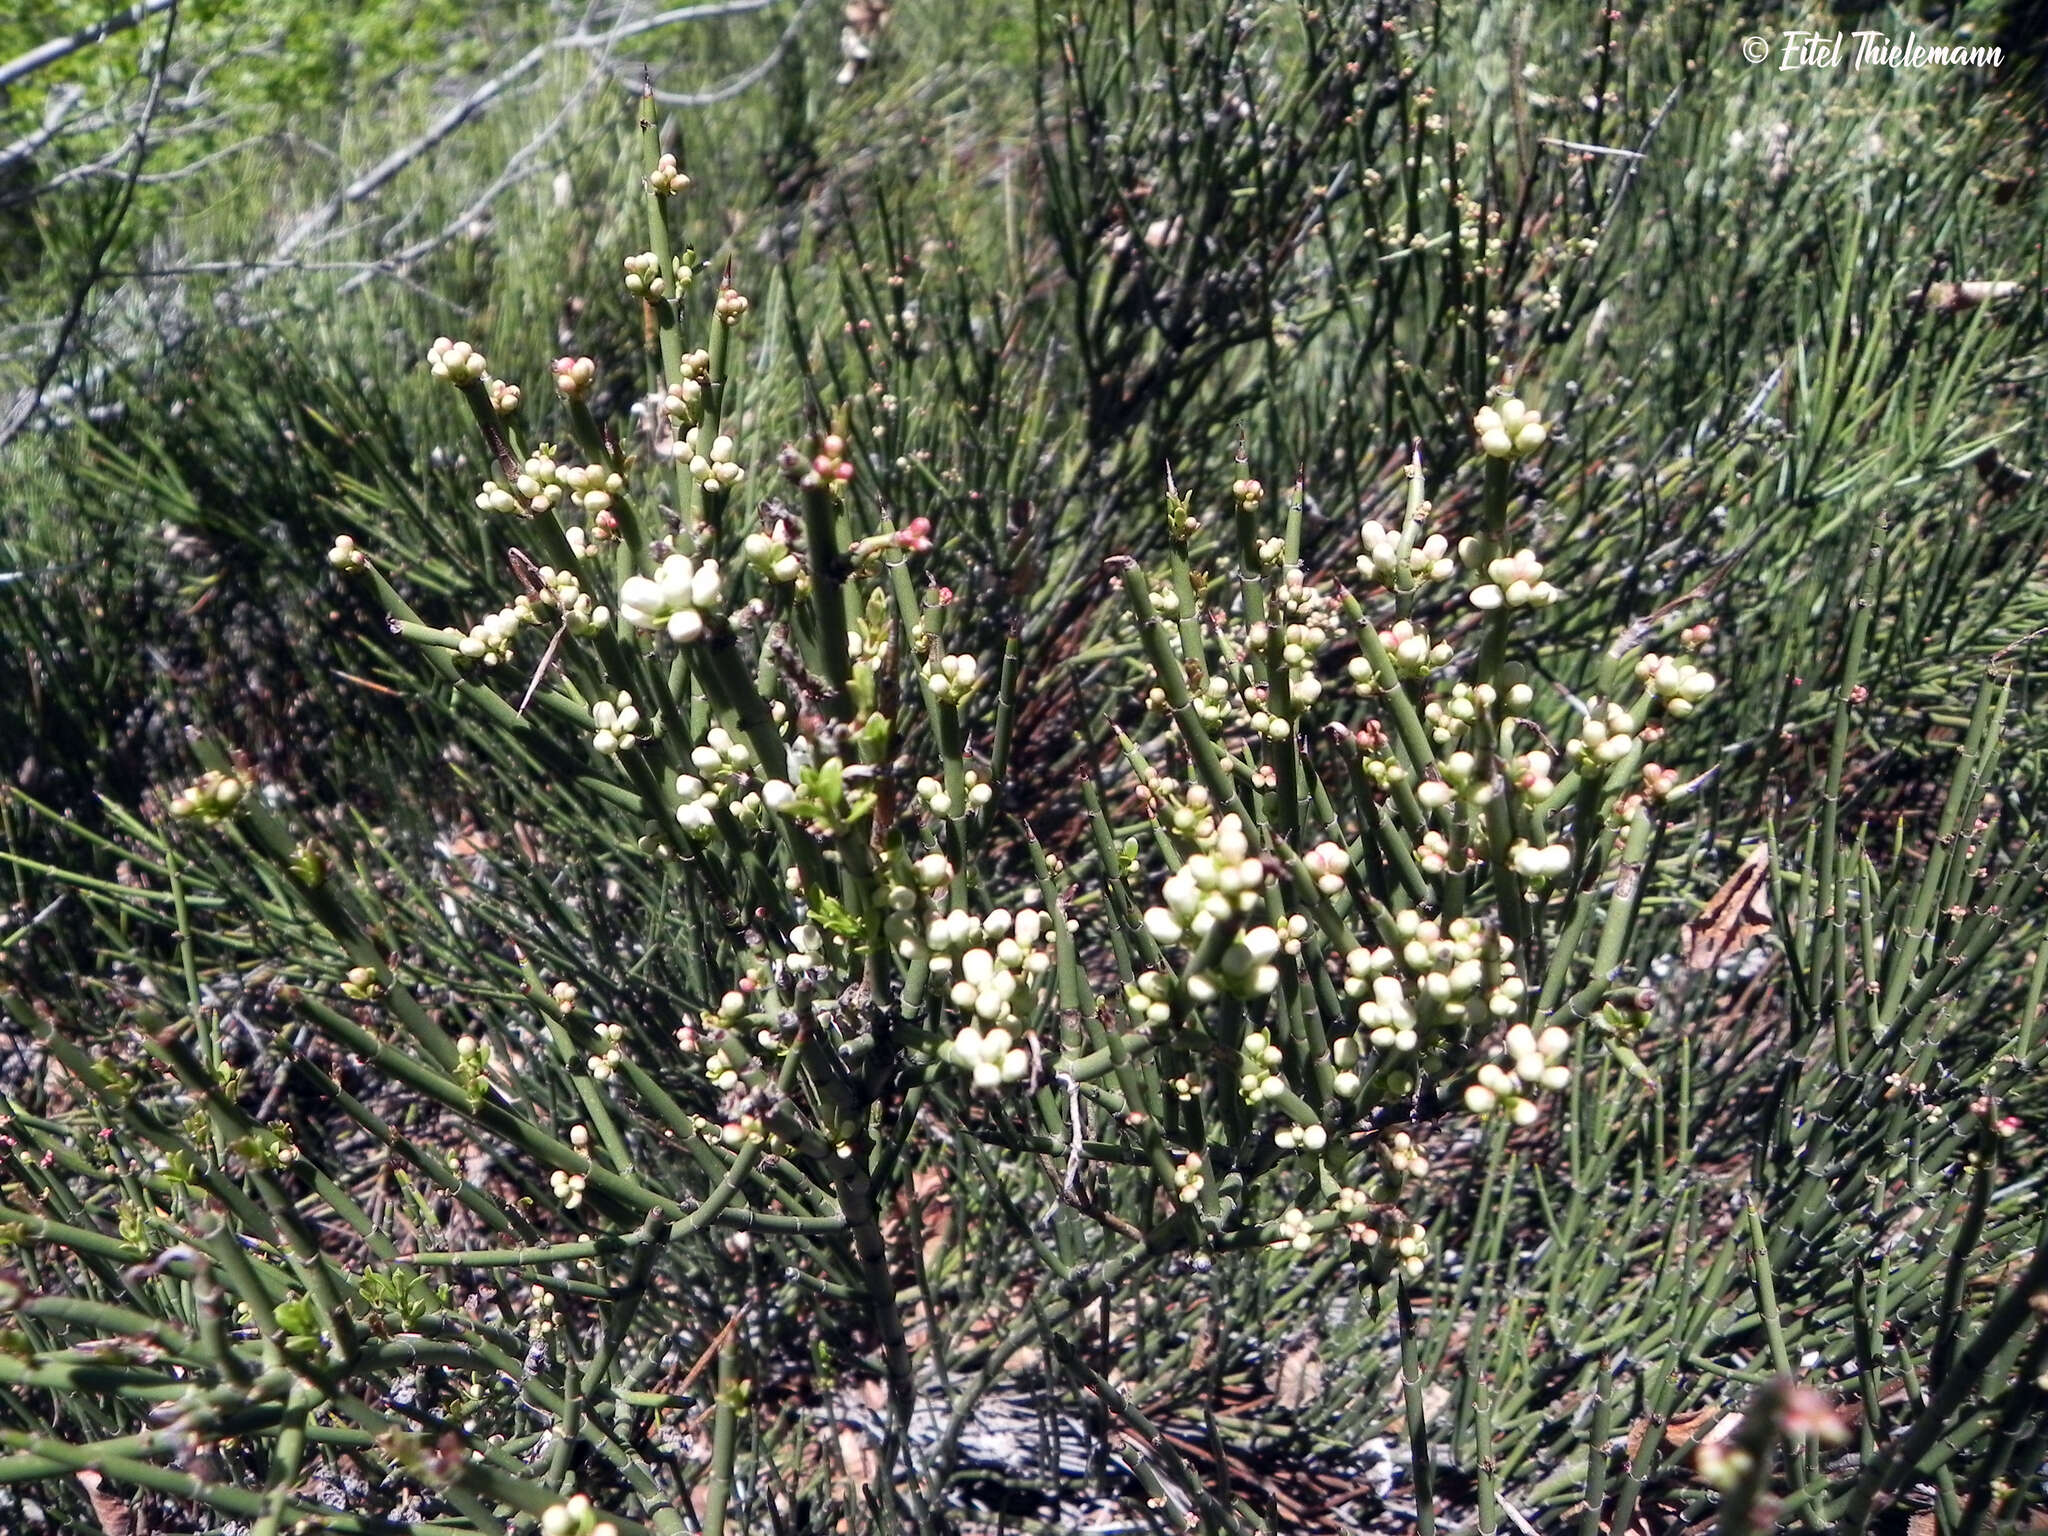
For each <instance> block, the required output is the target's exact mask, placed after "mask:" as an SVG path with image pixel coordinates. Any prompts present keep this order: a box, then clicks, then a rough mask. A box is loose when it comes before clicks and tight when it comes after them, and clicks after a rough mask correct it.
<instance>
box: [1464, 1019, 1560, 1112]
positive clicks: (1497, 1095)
mask: <svg viewBox="0 0 2048 1536" xmlns="http://www.w3.org/2000/svg"><path fill="white" fill-rule="evenodd" d="M1501 1044H1502V1050H1503V1055H1504V1058H1505V1059H1506V1060H1507V1061H1508V1062H1509V1063H1510V1067H1509V1068H1507V1069H1503V1068H1502V1067H1501V1066H1500V1065H1499V1064H1498V1063H1496V1062H1491V1061H1489V1062H1487V1063H1485V1064H1484V1065H1482V1066H1481V1067H1480V1068H1479V1071H1478V1074H1477V1080H1476V1081H1475V1082H1473V1083H1471V1084H1470V1085H1469V1086H1468V1087H1467V1088H1466V1089H1465V1107H1466V1108H1467V1109H1469V1110H1471V1111H1472V1113H1474V1114H1475V1115H1491V1114H1495V1113H1504V1114H1506V1115H1507V1116H1508V1117H1509V1118H1510V1119H1511V1120H1513V1121H1514V1123H1515V1124H1516V1125H1530V1124H1533V1123H1534V1122H1535V1120H1536V1118H1537V1116H1538V1115H1539V1114H1541V1113H1542V1111H1541V1110H1540V1109H1539V1108H1538V1106H1537V1103H1536V1100H1535V1099H1534V1097H1532V1095H1534V1094H1535V1093H1537V1092H1539V1091H1542V1090H1545V1089H1548V1090H1550V1091H1551V1092H1556V1091H1558V1090H1560V1089H1563V1088H1566V1087H1569V1086H1570V1084H1571V1080H1572V1069H1571V1068H1570V1067H1568V1066H1566V1065H1565V1064H1564V1058H1565V1057H1566V1056H1567V1055H1569V1054H1570V1052H1571V1048H1572V1037H1571V1033H1570V1031H1568V1030H1565V1029H1562V1028H1560V1027H1559V1026H1557V1025H1555V1024H1551V1025H1547V1026H1546V1027H1545V1028H1544V1029H1543V1031H1542V1033H1540V1034H1539V1033H1537V1032H1536V1031H1534V1030H1532V1029H1530V1028H1529V1026H1528V1025H1526V1024H1517V1025H1515V1026H1514V1027H1513V1028H1511V1029H1510V1030H1509V1031H1508V1032H1507V1035H1506V1037H1505V1039H1503V1041H1502V1042H1501Z"/></svg>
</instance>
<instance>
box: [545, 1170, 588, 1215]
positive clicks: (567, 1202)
mask: <svg viewBox="0 0 2048 1536" xmlns="http://www.w3.org/2000/svg"><path fill="white" fill-rule="evenodd" d="M588 1182H589V1181H588V1180H587V1179H585V1178H584V1176H583V1175H582V1174H580V1173H564V1172H563V1171H562V1170H561V1169H559V1168H557V1169H556V1170H555V1171H554V1172H553V1173H551V1174H549V1175H548V1187H549V1188H551V1189H552V1190H554V1192H555V1198H556V1199H557V1200H559V1201H561V1202H562V1209H563V1210H565V1211H573V1210H575V1209H576V1208H577V1207H578V1206H579V1205H581V1204H582V1203H583V1190H584V1186H585V1185H586V1184H587V1183H588Z"/></svg>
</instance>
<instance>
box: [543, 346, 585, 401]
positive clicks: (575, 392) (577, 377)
mask: <svg viewBox="0 0 2048 1536" xmlns="http://www.w3.org/2000/svg"><path fill="white" fill-rule="evenodd" d="M548 371H549V372H550V373H552V374H553V375H554V380H555V392H556V393H557V394H559V395H560V396H561V397H562V398H563V399H564V400H581V399H582V398H583V397H584V396H585V395H587V394H589V393H590V389H591V386H592V385H593V384H595V383H596V382H597V363H596V361H595V360H594V359H591V358H588V357H558V358H556V359H555V360H554V362H553V363H552V364H551V365H549V370H548Z"/></svg>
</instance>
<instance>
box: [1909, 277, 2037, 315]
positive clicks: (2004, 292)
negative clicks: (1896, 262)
mask: <svg viewBox="0 0 2048 1536" xmlns="http://www.w3.org/2000/svg"><path fill="white" fill-rule="evenodd" d="M2019 291H2020V285H2019V284H2018V283H2015V282H2013V281H2012V280H2011V279H2009V278H2001V279H1999V280H1998V281H1996V282H1971V283H1929V284H1928V285H1927V286H1926V287H1925V288H1924V289H1923V288H1916V289H1914V290H1913V291H1912V292H1911V293H1909V294H1907V295H1906V302H1907V303H1909V304H1912V305H1914V306H1915V307H1918V306H1919V305H1922V304H1931V305H1933V306H1934V311H1935V313H1936V314H1942V315H1952V314H1955V313H1957V312H1958V311H1959V310H1966V309H1975V308H1976V307H1977V306H1978V305H1979V304H1989V303H1991V302H1992V301H1994V300H1996V299H2009V298H2011V297H2012V296H2013V295H2014V294H2016V293H2018V292H2019Z"/></svg>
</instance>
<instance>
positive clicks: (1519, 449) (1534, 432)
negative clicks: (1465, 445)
mask: <svg viewBox="0 0 2048 1536" xmlns="http://www.w3.org/2000/svg"><path fill="white" fill-rule="evenodd" d="M1472 429H1473V430H1474V431H1475V432H1477V433H1478V434H1479V451H1480V452H1481V453H1484V454H1485V455H1486V456H1487V457H1488V458H1489V459H1522V458H1527V457H1528V456H1529V455H1530V454H1532V453H1534V452H1535V451H1536V450H1537V449H1539V448H1541V447H1542V446H1543V444H1544V443H1545V442H1546V441H1548V439H1549V437H1550V429H1549V428H1548V427H1546V426H1544V425H1543V420H1542V418H1541V417H1539V416H1538V415H1537V414H1536V413H1535V412H1534V411H1532V410H1530V409H1529V407H1528V406H1526V405H1524V404H1523V403H1522V402H1521V401H1520V400H1517V399H1516V398H1515V397H1514V396H1513V395H1509V396H1508V397H1507V398H1506V399H1504V400H1501V401H1499V402H1497V403H1496V404H1493V405H1483V406H1481V407H1480V408H1479V410H1478V411H1477V412H1476V413H1475V414H1474V415H1473V417H1472Z"/></svg>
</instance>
